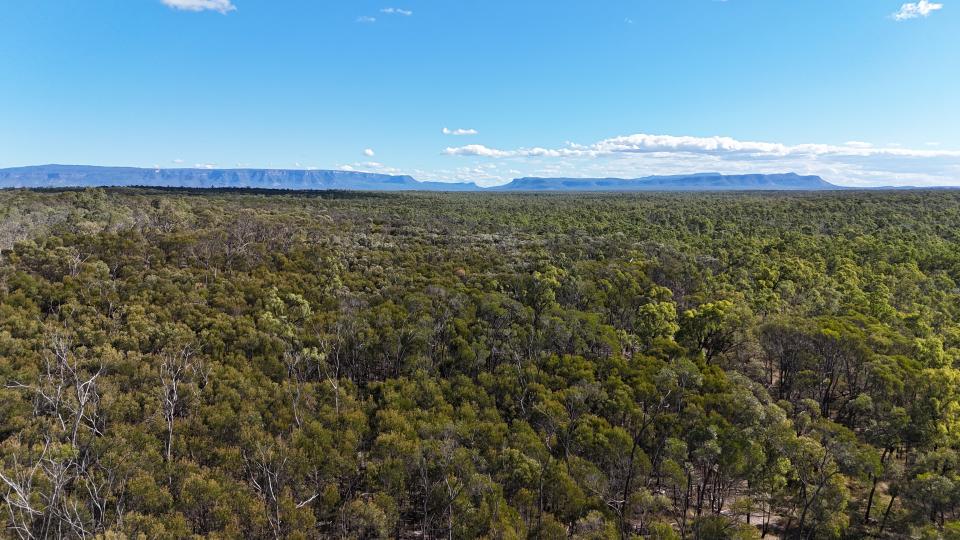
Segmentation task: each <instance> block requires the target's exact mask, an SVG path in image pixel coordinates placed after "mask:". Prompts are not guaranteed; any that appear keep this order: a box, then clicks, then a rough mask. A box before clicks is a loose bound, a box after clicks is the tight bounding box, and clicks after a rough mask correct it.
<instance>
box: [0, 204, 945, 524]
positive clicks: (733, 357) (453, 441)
mask: <svg viewBox="0 0 960 540" xmlns="http://www.w3.org/2000/svg"><path fill="white" fill-rule="evenodd" d="M0 248H2V256H0V380H2V383H3V385H2V386H3V388H2V390H0V496H2V505H0V520H2V522H3V523H4V524H5V528H4V529H3V531H4V532H3V533H2V535H3V536H5V537H10V538H24V539H34V538H93V537H97V536H100V537H103V538H111V539H115V538H131V539H133V538H148V539H154V538H171V539H173V538H191V537H208V538H480V537H486V538H491V539H512V538H542V539H554V538H556V539H561V538H577V539H606V538H611V539H618V538H638V537H643V538H655V539H673V538H696V539H721V538H742V539H748V538H758V537H760V536H761V535H764V534H766V535H768V536H770V535H774V536H780V537H785V538H804V539H809V538H862V537H879V538H903V537H913V538H937V537H945V538H958V537H960V456H958V450H960V193H957V192H952V191H943V192H922V191H917V192H890V193H883V192H875V193H853V192H850V193H824V194H712V195H696V194H674V195H669V194H645V195H492V194H460V195H454V194H405V195H399V194H398V195H388V194H380V195H373V194H360V193H287V194H283V193H269V192H227V191H218V192H202V191H162V190H133V189H126V190H121V189H118V190H83V191H65V192H34V191H5V192H0Z"/></svg>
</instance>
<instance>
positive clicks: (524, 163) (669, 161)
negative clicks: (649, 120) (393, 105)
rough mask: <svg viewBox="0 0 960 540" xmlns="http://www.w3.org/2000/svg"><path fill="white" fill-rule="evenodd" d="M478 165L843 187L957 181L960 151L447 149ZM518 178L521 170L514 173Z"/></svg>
mask: <svg viewBox="0 0 960 540" xmlns="http://www.w3.org/2000/svg"><path fill="white" fill-rule="evenodd" d="M444 153H445V154H447V155H450V156H462V157H463V159H469V160H471V161H472V163H473V166H474V167H478V166H480V165H482V164H483V163H490V162H492V163H504V164H506V165H507V166H506V167H504V168H502V169H500V170H499V171H498V172H497V173H496V174H497V175H499V176H501V177H502V178H503V179H504V180H507V178H506V175H508V174H513V173H507V172H506V171H508V170H522V171H523V175H524V176H569V177H620V178H637V177H641V176H649V175H661V174H689V173H693V172H703V171H712V172H721V173H724V174H744V173H777V172H787V171H790V172H797V173H799V174H815V175H820V176H822V177H823V178H825V179H827V180H829V181H832V182H835V183H838V184H842V185H861V186H867V185H957V184H958V183H960V175H958V174H957V170H958V165H960V151H956V150H947V149H940V148H936V147H934V148H931V147H924V148H923V149H914V148H907V147H903V146H893V145H884V146H875V145H872V144H870V143H865V142H860V141H850V142H847V143H843V144H821V143H810V144H796V145H789V144H783V143H777V142H764V141H742V140H738V139H735V138H732V137H685V136H673V135H649V134H635V135H625V136H621V137H612V138H609V139H604V140H601V141H598V142H595V143H593V144H586V145H584V144H576V143H566V144H565V145H562V146H559V147H552V148H544V147H523V148H495V147H489V146H486V145H482V144H469V145H464V146H458V147H450V148H447V149H446V150H444ZM515 176H516V175H515Z"/></svg>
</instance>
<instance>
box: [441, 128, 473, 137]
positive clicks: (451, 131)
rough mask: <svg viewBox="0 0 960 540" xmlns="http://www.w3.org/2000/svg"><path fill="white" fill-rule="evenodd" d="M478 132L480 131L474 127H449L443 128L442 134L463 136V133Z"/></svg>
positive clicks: (471, 133)
mask: <svg viewBox="0 0 960 540" xmlns="http://www.w3.org/2000/svg"><path fill="white" fill-rule="evenodd" d="M478 133H480V132H479V131H477V130H475V129H462V128H461V129H450V128H443V134H444V135H456V136H463V135H477V134H478Z"/></svg>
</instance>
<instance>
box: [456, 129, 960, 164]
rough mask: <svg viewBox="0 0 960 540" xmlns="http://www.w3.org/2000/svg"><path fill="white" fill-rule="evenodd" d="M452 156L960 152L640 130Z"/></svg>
mask: <svg viewBox="0 0 960 540" xmlns="http://www.w3.org/2000/svg"><path fill="white" fill-rule="evenodd" d="M444 153H445V154H447V155H451V156H482V157H492V158H510V157H601V156H612V155H617V154H644V153H646V154H654V153H673V154H710V155H720V156H723V155H726V156H739V157H768V158H769V157H788V156H807V157H818V156H859V157H871V156H891V157H926V158H930V157H960V151H946V150H913V149H908V148H898V147H892V146H888V147H884V148H878V147H874V146H872V145H868V144H866V143H860V142H856V141H854V142H852V143H847V144H844V145H831V144H798V145H793V146H790V145H785V144H782V143H772V142H759V141H740V140H737V139H734V138H732V137H686V136H680V137H678V136H674V135H649V134H645V133H638V134H635V135H625V136H621V137H612V138H610V139H604V140H602V141H599V142H596V143H594V144H590V145H580V144H575V143H567V145H566V146H564V147H562V148H539V147H534V148H519V149H514V150H501V149H496V148H489V147H487V146H484V145H480V144H470V145H466V146H461V147H455V148H447V149H446V150H444Z"/></svg>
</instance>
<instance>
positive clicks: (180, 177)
mask: <svg viewBox="0 0 960 540" xmlns="http://www.w3.org/2000/svg"><path fill="white" fill-rule="evenodd" d="M106 186H149V187H182V188H260V189H304V190H312V189H316V190H323V189H349V190H362V191H413V190H424V191H473V190H478V189H480V188H479V187H478V186H477V185H476V184H447V183H443V182H418V181H417V180H414V179H413V177H410V176H394V175H388V174H375V173H365V172H352V171H312V170H286V169H138V168H134V167H93V166H87V165H38V166H33V167H18V168H14V169H0V188H15V187H19V188H57V187H106Z"/></svg>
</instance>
